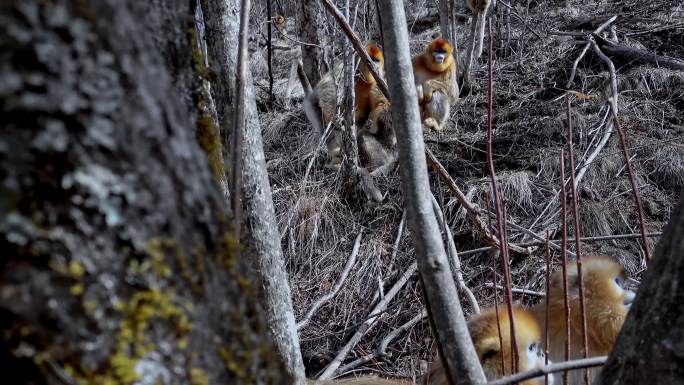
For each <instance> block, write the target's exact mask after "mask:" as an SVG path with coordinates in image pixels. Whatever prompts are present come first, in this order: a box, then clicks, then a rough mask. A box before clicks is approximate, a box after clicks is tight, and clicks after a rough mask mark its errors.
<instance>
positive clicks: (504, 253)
mask: <svg viewBox="0 0 684 385" xmlns="http://www.w3.org/2000/svg"><path fill="white" fill-rule="evenodd" d="M487 30H488V32H489V33H488V34H489V39H488V40H489V41H488V50H487V51H488V59H489V60H487V72H488V74H489V77H488V82H487V166H488V169H489V177H490V179H491V181H492V199H493V201H494V208H495V209H496V221H497V229H498V230H499V237H500V239H501V242H500V244H501V264H502V267H503V272H504V286H505V287H506V305H507V307H508V319H509V320H510V329H511V330H510V336H511V350H512V353H513V354H511V367H512V368H513V371H515V372H517V371H518V343H517V341H516V337H515V316H514V314H513V292H512V290H511V272H510V269H509V258H508V248H507V247H505V242H506V217H505V216H504V208H503V201H502V198H501V194H500V193H499V188H498V186H497V183H496V171H494V158H493V154H494V150H493V149H492V138H493V136H494V135H493V127H492V126H493V125H492V117H493V105H494V100H493V98H494V87H493V84H494V74H493V67H494V63H493V61H494V57H493V55H492V25H491V23H490V19H487Z"/></svg>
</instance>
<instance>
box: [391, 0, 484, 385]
mask: <svg viewBox="0 0 684 385" xmlns="http://www.w3.org/2000/svg"><path fill="white" fill-rule="evenodd" d="M380 13H381V16H382V31H383V35H384V36H385V52H386V56H387V61H386V66H387V68H386V70H387V73H389V74H392V76H388V79H387V80H388V83H389V91H390V97H391V100H392V107H391V109H392V121H393V122H394V130H395V133H396V136H397V144H398V147H399V155H400V156H399V162H400V167H401V186H402V191H403V193H404V202H406V206H407V207H406V210H407V213H408V219H409V222H408V223H409V225H410V228H411V234H412V236H413V244H414V246H415V249H416V258H417V261H418V267H419V270H420V274H421V278H422V282H423V290H424V292H425V296H426V299H427V303H428V304H429V312H430V316H431V319H432V321H433V322H434V326H435V328H436V331H437V337H438V341H439V343H440V344H441V349H440V350H441V353H442V354H441V357H442V359H444V361H445V367H446V368H447V373H448V375H449V377H450V378H451V380H452V381H453V383H455V384H480V383H484V382H485V381H486V380H485V376H484V373H483V371H482V367H481V366H480V362H479V360H478V358H477V354H476V353H475V348H474V347H473V344H472V341H471V339H470V334H469V333H468V328H467V325H466V321H465V317H464V315H463V309H462V308H461V303H460V302H459V298H458V291H457V290H456V285H455V284H454V280H453V277H452V275H451V269H450V268H449V260H448V258H447V254H446V252H445V249H444V245H443V243H442V237H441V234H440V230H439V225H438V223H437V219H436V218H435V215H434V211H433V209H432V200H431V194H432V193H431V192H430V187H429V186H430V185H429V182H428V176H427V163H426V160H425V149H424V147H425V144H424V143H423V132H422V127H421V124H420V114H419V111H418V104H417V100H418V99H417V94H416V89H415V85H414V80H413V72H412V70H411V57H410V53H409V50H408V47H409V40H408V32H407V31H408V29H407V26H406V16H405V14H404V8H403V5H402V4H401V3H400V2H396V1H392V0H384V1H380Z"/></svg>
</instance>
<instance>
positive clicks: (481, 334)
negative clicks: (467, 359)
mask: <svg viewBox="0 0 684 385" xmlns="http://www.w3.org/2000/svg"><path fill="white" fill-rule="evenodd" d="M513 316H514V317H515V340H516V342H517V347H518V370H519V371H521V372H524V371H527V370H531V369H534V368H538V367H543V366H544V365H545V362H544V361H545V356H544V351H543V350H542V335H543V334H542V329H541V327H540V325H539V323H538V322H537V320H536V319H535V317H534V314H532V312H530V311H528V310H525V309H523V308H522V307H520V306H514V307H513ZM499 328H500V330H501V339H499ZM510 330H511V329H510V318H509V317H508V308H507V307H506V306H501V307H500V308H499V322H498V323H497V320H496V310H495V309H494V308H490V309H486V310H484V311H482V313H480V314H478V315H475V316H474V317H473V318H471V319H470V320H469V321H468V331H469V332H470V337H471V338H472V339H473V345H475V351H476V352H477V356H478V358H479V359H480V363H481V364H482V369H484V372H485V376H486V377H487V380H489V381H492V380H495V379H497V378H501V377H503V376H505V375H510V374H512V372H513V370H512V366H511V354H512V351H513V350H512V348H511V346H512V344H511V334H510ZM502 356H503V357H502ZM502 359H503V362H502ZM549 363H550V362H549ZM502 365H503V367H502ZM503 368H505V369H504V370H502V369H503ZM553 382H554V379H553V376H552V375H549V384H550V385H553ZM423 384H424V385H449V382H448V380H447V376H446V372H445V370H444V367H443V366H442V361H441V359H438V360H436V361H435V362H433V363H432V365H431V366H430V369H429V370H428V373H427V374H426V375H425V377H424V378H423ZM520 384H523V385H543V384H544V377H543V376H542V377H537V378H531V379H529V380H525V381H522V382H521V383H520Z"/></svg>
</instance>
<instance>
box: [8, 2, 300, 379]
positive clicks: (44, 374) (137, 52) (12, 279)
mask: <svg viewBox="0 0 684 385" xmlns="http://www.w3.org/2000/svg"><path fill="white" fill-rule="evenodd" d="M159 4H160V6H159V8H156V10H155V8H147V7H146V6H145V5H144V4H142V3H141V2H138V1H132V0H128V1H123V0H93V1H89V2H87V3H86V2H73V1H67V0H54V1H50V2H44V1H37V0H36V1H30V0H22V1H19V0H13V1H4V2H1V3H0V55H1V56H2V60H0V63H1V64H0V66H1V67H2V70H1V74H2V75H1V76H0V106H1V107H0V109H1V111H2V112H1V113H2V116H3V119H2V124H1V126H0V186H1V187H0V249H1V250H2V251H3V258H2V260H1V261H0V328H1V329H2V330H3V335H2V338H1V339H0V370H2V373H3V376H4V378H3V381H6V382H7V383H25V384H76V383H81V384H133V383H137V384H153V383H157V382H162V383H165V384H187V383H192V384H206V383H212V384H214V383H226V384H243V383H255V382H256V383H261V384H264V383H273V382H274V381H275V382H279V383H288V381H287V379H286V378H285V377H283V376H282V373H283V372H284V368H283V366H282V364H281V363H280V361H279V359H278V358H277V356H276V355H275V354H274V353H273V352H272V348H271V344H270V342H269V341H268V339H267V338H266V337H265V336H266V328H265V324H264V322H263V319H262V316H261V312H260V311H259V309H258V308H257V305H256V303H257V301H256V295H255V291H254V290H253V289H252V288H251V287H252V285H251V284H250V280H249V275H248V271H247V270H248V269H247V267H246V266H245V265H244V263H243V261H241V260H238V259H236V258H234V254H232V252H231V249H232V248H234V247H235V242H234V241H233V240H231V239H230V237H228V236H227V234H228V232H227V222H226V218H227V217H228V215H229V213H228V212H227V210H226V206H225V201H224V199H223V198H222V196H221V194H220V193H219V190H218V188H217V186H216V184H215V183H214V182H213V181H212V177H211V174H210V171H209V170H210V169H209V166H208V164H207V160H206V156H205V155H204V154H203V153H202V151H201V150H200V148H199V146H198V145H197V143H196V141H195V140H194V138H193V137H192V132H191V131H192V130H191V129H190V128H191V127H192V126H193V117H192V116H191V114H190V113H189V111H188V108H187V107H188V103H187V100H189V99H190V100H191V97H190V95H189V94H188V91H189V90H187V89H186V90H185V91H184V92H179V90H181V91H182V87H178V86H177V85H176V86H174V85H172V84H173V81H174V79H180V78H184V79H191V78H192V77H193V75H192V74H191V73H190V72H191V71H192V67H189V66H186V64H187V63H188V60H187V57H185V56H184V55H190V52H191V50H190V44H193V43H194V42H192V40H191V39H189V38H188V36H187V35H186V34H185V33H174V34H172V35H170V36H169V37H168V38H167V40H166V44H168V45H167V48H168V49H169V51H173V52H175V56H167V57H162V55H160V54H159V50H158V45H157V44H156V43H155V42H154V41H153V40H154V39H153V36H151V35H150V34H149V33H147V32H148V30H147V29H146V27H145V25H146V24H147V23H158V22H162V21H163V24H164V25H165V26H166V27H169V28H171V29H173V30H174V31H176V32H178V30H179V29H181V30H182V29H184V28H186V27H187V25H188V18H191V15H192V9H190V4H189V2H187V1H180V0H167V1H163V2H159ZM161 9H164V11H163V12H164V13H163V14H162V13H160V12H161V11H160V10H161ZM175 59H179V60H178V61H175ZM174 63H175V64H174ZM166 67H172V68H174V69H175V70H176V71H168V70H167V68H166ZM181 83H182V84H186V83H184V82H181ZM189 83H191V81H190V80H188V83H187V84H189Z"/></svg>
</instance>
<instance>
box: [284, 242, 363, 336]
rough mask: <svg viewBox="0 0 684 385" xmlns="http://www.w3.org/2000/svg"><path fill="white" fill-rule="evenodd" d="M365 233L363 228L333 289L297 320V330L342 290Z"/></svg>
mask: <svg viewBox="0 0 684 385" xmlns="http://www.w3.org/2000/svg"><path fill="white" fill-rule="evenodd" d="M362 235H363V230H362V231H360V232H359V235H357V236H356V240H355V241H354V247H353V248H352V252H351V255H350V256H349V259H348V260H347V263H346V264H345V265H344V269H342V272H341V273H340V277H339V278H337V281H335V284H334V285H333V287H332V289H330V291H329V292H328V293H327V294H325V295H324V296H322V297H320V298H319V299H317V300H316V301H315V302H314V303H313V304H312V305H311V307H310V308H309V310H308V311H307V312H306V315H305V316H304V318H302V320H301V321H299V322H297V330H301V329H303V328H304V327H305V326H306V325H308V323H309V322H310V321H311V318H312V317H313V316H314V314H316V312H317V311H318V309H319V308H320V307H321V306H323V304H325V303H326V302H328V301H330V300H331V299H333V298H334V297H335V296H336V295H337V293H338V292H339V291H340V289H341V288H342V286H343V285H344V283H345V281H346V280H347V276H348V275H349V272H350V271H351V269H352V268H353V267H354V264H355V263H356V256H357V255H358V254H359V248H360V246H361V236H362Z"/></svg>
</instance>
